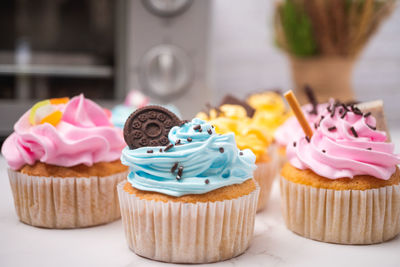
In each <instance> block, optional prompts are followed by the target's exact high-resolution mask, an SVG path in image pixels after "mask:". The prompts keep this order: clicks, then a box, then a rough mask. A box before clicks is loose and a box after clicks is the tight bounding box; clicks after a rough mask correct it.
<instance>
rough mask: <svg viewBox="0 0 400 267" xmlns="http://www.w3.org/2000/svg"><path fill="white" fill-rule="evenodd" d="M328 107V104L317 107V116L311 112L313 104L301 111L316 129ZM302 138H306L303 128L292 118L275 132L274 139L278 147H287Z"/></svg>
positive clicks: (305, 106)
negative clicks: (316, 124)
mask: <svg viewBox="0 0 400 267" xmlns="http://www.w3.org/2000/svg"><path fill="white" fill-rule="evenodd" d="M327 107H328V103H324V104H319V105H317V107H316V109H317V110H316V111H317V113H316V114H314V113H312V112H311V111H312V108H313V107H312V105H311V104H307V105H304V106H302V107H301V109H302V110H303V113H304V115H305V116H306V119H307V121H308V123H309V124H310V125H311V126H312V127H314V125H315V123H318V122H319V119H320V117H321V116H320V115H321V114H322V113H323V112H325V110H326V108H327ZM302 136H304V132H303V129H302V128H301V126H300V124H299V122H298V121H297V119H296V117H295V116H292V117H290V118H289V119H287V120H286V121H285V123H284V124H282V125H281V126H280V127H279V128H278V129H277V130H276V131H275V134H274V139H275V141H276V143H277V144H278V145H280V146H282V147H285V146H287V144H289V143H292V142H293V140H296V139H298V138H300V137H302Z"/></svg>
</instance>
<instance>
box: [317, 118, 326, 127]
mask: <svg viewBox="0 0 400 267" xmlns="http://www.w3.org/2000/svg"><path fill="white" fill-rule="evenodd" d="M324 118H325V117H324V116H321V119H320V120H319V122H318V126H321V121H322V120H323V119H324Z"/></svg>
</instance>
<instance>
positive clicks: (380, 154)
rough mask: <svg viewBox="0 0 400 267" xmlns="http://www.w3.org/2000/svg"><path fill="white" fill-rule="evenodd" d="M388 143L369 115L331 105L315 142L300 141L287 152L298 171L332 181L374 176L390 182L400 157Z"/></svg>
mask: <svg viewBox="0 0 400 267" xmlns="http://www.w3.org/2000/svg"><path fill="white" fill-rule="evenodd" d="M385 141H386V133H385V132H381V131H377V130H376V120H375V118H374V117H373V116H371V115H370V114H369V113H366V114H363V113H362V112H361V111H360V110H359V109H357V108H356V107H355V106H346V105H342V104H337V103H333V101H330V105H329V106H328V107H327V109H326V111H325V112H323V114H322V115H321V116H320V120H319V122H318V124H317V128H316V129H315V131H314V134H313V136H312V138H311V140H308V139H307V138H305V137H302V138H298V139H297V140H295V141H293V143H290V144H288V145H287V148H286V151H287V156H288V159H289V161H290V163H291V164H292V165H293V166H294V167H296V168H298V169H311V170H312V171H314V172H315V173H317V174H319V175H321V176H323V177H326V178H329V179H337V178H344V177H349V178H353V177H354V176H355V175H371V176H374V177H376V178H379V179H383V180H388V179H389V178H390V177H391V175H392V174H393V173H394V172H395V170H396V165H397V164H399V163H400V156H399V155H396V154H394V144H392V143H386V142H385Z"/></svg>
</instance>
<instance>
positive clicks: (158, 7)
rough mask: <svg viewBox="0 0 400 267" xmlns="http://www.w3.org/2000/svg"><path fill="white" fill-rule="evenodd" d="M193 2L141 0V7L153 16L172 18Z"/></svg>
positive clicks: (182, 0) (185, 0)
mask: <svg viewBox="0 0 400 267" xmlns="http://www.w3.org/2000/svg"><path fill="white" fill-rule="evenodd" d="M192 2H193V0H142V3H143V5H144V6H145V7H146V8H147V10H149V11H150V12H151V13H153V14H154V15H157V16H160V17H173V16H177V15H179V14H181V13H183V12H184V11H185V10H186V9H188V8H189V7H190V5H191V4H192Z"/></svg>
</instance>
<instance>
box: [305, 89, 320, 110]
mask: <svg viewBox="0 0 400 267" xmlns="http://www.w3.org/2000/svg"><path fill="white" fill-rule="evenodd" d="M304 91H305V93H306V96H307V98H308V101H310V103H311V105H312V110H311V111H310V112H309V113H310V114H315V115H317V114H318V111H317V105H318V102H317V100H316V98H315V94H314V92H313V90H312V89H311V87H310V86H308V85H306V86H305V87H304Z"/></svg>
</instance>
